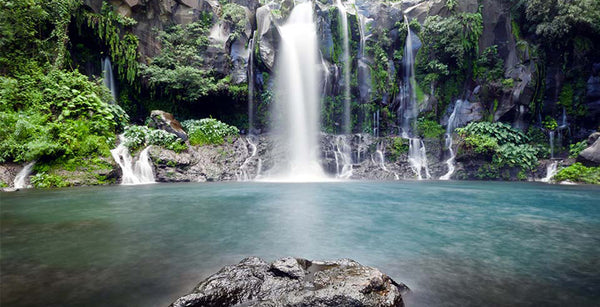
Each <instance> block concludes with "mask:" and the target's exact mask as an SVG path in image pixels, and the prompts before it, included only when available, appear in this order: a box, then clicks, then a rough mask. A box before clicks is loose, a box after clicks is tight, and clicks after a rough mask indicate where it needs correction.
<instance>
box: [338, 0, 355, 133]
mask: <svg viewBox="0 0 600 307" xmlns="http://www.w3.org/2000/svg"><path fill="white" fill-rule="evenodd" d="M335 5H336V7H337V9H338V11H339V16H340V20H341V22H342V32H343V44H344V49H343V52H344V54H343V58H342V62H343V65H344V66H343V72H344V112H343V118H342V133H343V134H350V133H352V122H351V120H350V50H349V48H350V46H349V45H350V43H349V40H348V17H347V14H346V7H344V5H343V4H342V1H341V0H336V1H335Z"/></svg>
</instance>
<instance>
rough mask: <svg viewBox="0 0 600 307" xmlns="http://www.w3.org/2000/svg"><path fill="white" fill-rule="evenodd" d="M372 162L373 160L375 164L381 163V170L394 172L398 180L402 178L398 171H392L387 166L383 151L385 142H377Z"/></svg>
mask: <svg viewBox="0 0 600 307" xmlns="http://www.w3.org/2000/svg"><path fill="white" fill-rule="evenodd" d="M375 158H377V161H376V160H375ZM371 162H373V164H376V165H379V167H380V168H381V170H383V171H384V172H386V173H392V174H394V178H395V179H396V180H400V176H398V173H396V172H392V171H390V170H389V169H388V168H387V167H386V166H385V153H384V151H383V144H377V150H376V151H375V157H373V156H371Z"/></svg>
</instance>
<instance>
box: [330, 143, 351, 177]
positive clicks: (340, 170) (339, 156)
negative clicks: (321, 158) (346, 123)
mask: <svg viewBox="0 0 600 307" xmlns="http://www.w3.org/2000/svg"><path fill="white" fill-rule="evenodd" d="M334 148H335V151H334V152H333V154H334V155H335V171H336V178H340V179H349V178H350V177H352V157H351V152H352V148H351V147H350V145H349V144H348V141H347V139H346V136H345V135H338V136H336V138H335V144H334Z"/></svg>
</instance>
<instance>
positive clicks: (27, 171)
mask: <svg viewBox="0 0 600 307" xmlns="http://www.w3.org/2000/svg"><path fill="white" fill-rule="evenodd" d="M34 165H35V161H33V162H29V163H27V165H25V167H23V169H22V170H21V171H20V172H19V173H18V174H17V176H15V180H14V181H13V187H14V188H15V189H24V188H26V187H27V178H28V177H29V175H31V172H32V171H33V166H34Z"/></svg>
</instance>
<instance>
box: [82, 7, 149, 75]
mask: <svg viewBox="0 0 600 307" xmlns="http://www.w3.org/2000/svg"><path fill="white" fill-rule="evenodd" d="M77 17H78V19H79V20H78V23H79V24H80V27H81V24H82V23H83V21H85V22H86V23H87V26H88V27H90V28H91V29H92V30H93V31H94V32H95V34H96V36H97V37H98V38H99V39H100V40H101V41H102V42H103V43H104V44H105V45H106V46H107V47H108V49H109V50H110V57H111V59H112V62H113V63H114V64H115V67H116V69H117V74H118V76H119V78H120V79H121V80H126V81H127V82H129V84H131V85H133V84H134V81H135V80H136V77H137V72H138V52H137V48H138V44H139V41H138V38H137V36H135V35H133V34H131V33H123V32H124V31H125V30H126V29H128V28H130V27H131V26H133V25H135V24H136V21H135V20H134V19H132V18H128V17H123V16H121V15H120V14H118V13H116V12H115V11H114V10H113V6H112V5H111V4H109V3H107V2H103V3H102V10H101V13H100V14H94V13H91V12H88V11H87V10H84V9H81V11H80V14H79V15H78V16H77ZM82 19H83V20H82Z"/></svg>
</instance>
